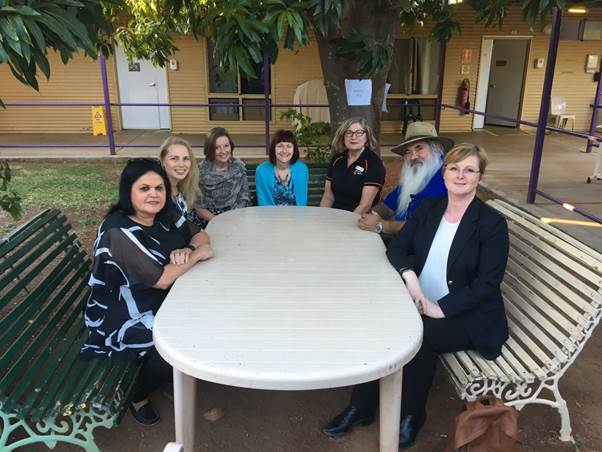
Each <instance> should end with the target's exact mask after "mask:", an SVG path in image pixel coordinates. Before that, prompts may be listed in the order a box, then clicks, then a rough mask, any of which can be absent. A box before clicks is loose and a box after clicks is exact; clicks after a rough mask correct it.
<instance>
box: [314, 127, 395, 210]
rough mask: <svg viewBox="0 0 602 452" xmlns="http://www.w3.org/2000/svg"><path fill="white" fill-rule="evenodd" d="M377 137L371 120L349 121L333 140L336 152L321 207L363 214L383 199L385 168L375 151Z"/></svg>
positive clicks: (329, 170)
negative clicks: (381, 192)
mask: <svg viewBox="0 0 602 452" xmlns="http://www.w3.org/2000/svg"><path fill="white" fill-rule="evenodd" d="M376 146H377V144H376V138H375V136H374V132H373V131H372V128H371V127H370V126H369V125H368V121H366V120H365V119H364V118H350V119H348V120H346V121H344V122H343V123H342V124H341V126H340V127H339V128H338V129H337V132H336V134H335V136H334V139H333V140H332V147H333V150H334V151H335V152H336V154H335V155H334V157H333V158H332V159H331V161H330V165H329V166H328V172H327V174H326V182H325V184H324V195H323V196H322V200H321V201H320V207H334V208H335V209H343V210H348V211H350V212H355V213H358V214H360V215H361V214H364V213H366V212H369V211H370V210H371V209H372V206H374V205H375V204H377V203H378V201H379V200H380V191H381V189H382V187H383V184H384V183H385V167H384V165H383V162H382V160H381V159H380V157H379V156H378V154H376V152H374V150H375V149H376Z"/></svg>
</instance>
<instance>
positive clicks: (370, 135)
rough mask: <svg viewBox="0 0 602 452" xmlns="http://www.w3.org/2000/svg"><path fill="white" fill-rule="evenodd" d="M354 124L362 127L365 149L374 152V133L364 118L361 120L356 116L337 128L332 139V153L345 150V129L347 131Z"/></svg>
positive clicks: (375, 144)
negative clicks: (364, 132) (364, 135)
mask: <svg viewBox="0 0 602 452" xmlns="http://www.w3.org/2000/svg"><path fill="white" fill-rule="evenodd" d="M355 123H357V124H359V125H360V126H362V129H364V130H365V131H366V147H367V148H368V149H370V150H372V151H375V150H376V146H377V143H376V137H375V136H374V131H373V130H372V127H370V125H369V124H368V121H366V119H365V118H361V117H359V116H358V117H354V118H349V119H347V120H345V121H343V123H342V124H341V125H340V126H339V128H338V129H337V131H336V133H335V134H334V138H333V139H332V148H333V150H334V152H342V151H344V150H345V132H346V131H347V129H349V127H351V124H355Z"/></svg>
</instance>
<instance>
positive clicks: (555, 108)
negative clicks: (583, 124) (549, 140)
mask: <svg viewBox="0 0 602 452" xmlns="http://www.w3.org/2000/svg"><path fill="white" fill-rule="evenodd" d="M550 101H551V102H550V114H551V115H552V116H556V123H555V127H556V128H557V129H560V128H562V129H566V126H567V125H568V122H569V121H571V131H574V130H575V115H569V114H567V113H566V100H565V99H564V97H562V96H552V97H551V98H550Z"/></svg>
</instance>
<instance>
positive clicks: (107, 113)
mask: <svg viewBox="0 0 602 452" xmlns="http://www.w3.org/2000/svg"><path fill="white" fill-rule="evenodd" d="M99 59H100V75H101V76H102V93H103V97H104V101H105V118H106V120H107V134H108V136H109V154H110V155H115V135H114V132H113V115H112V114H111V98H110V96H109V82H108V80H107V62H106V60H105V57H104V55H102V54H101V55H100V58H99Z"/></svg>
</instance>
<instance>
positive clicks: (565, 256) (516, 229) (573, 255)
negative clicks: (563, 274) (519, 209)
mask: <svg viewBox="0 0 602 452" xmlns="http://www.w3.org/2000/svg"><path fill="white" fill-rule="evenodd" d="M522 226H524V225H523V224H522V223H517V222H512V221H510V222H509V223H508V229H509V230H511V231H512V232H513V233H514V234H515V235H516V236H518V237H519V238H522V239H523V240H524V241H525V242H527V243H528V244H529V245H531V246H535V247H537V250H538V252H540V253H541V252H544V253H546V254H547V255H548V256H549V257H548V258H550V257H551V258H552V259H554V260H555V261H556V262H559V263H562V264H563V265H565V266H566V267H568V268H570V269H572V270H573V271H575V273H577V274H579V275H580V276H581V277H582V278H584V279H587V280H589V281H590V282H591V283H592V284H596V285H600V284H602V277H601V275H600V274H599V273H596V272H599V269H598V268H596V267H597V266H596V265H594V264H593V263H592V261H593V259H592V258H591V256H589V255H585V254H584V253H581V252H580V251H579V250H576V249H575V248H574V247H572V246H568V245H566V244H563V243H562V241H561V240H560V239H558V238H557V237H554V236H552V234H548V236H549V237H550V240H549V241H547V240H545V238H546V237H545V236H543V235H539V234H538V233H541V234H545V231H543V230H541V231H538V230H537V228H535V227H534V226H532V227H531V228H530V229H525V228H524V227H522ZM564 245H566V246H564ZM580 257H581V258H580Z"/></svg>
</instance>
